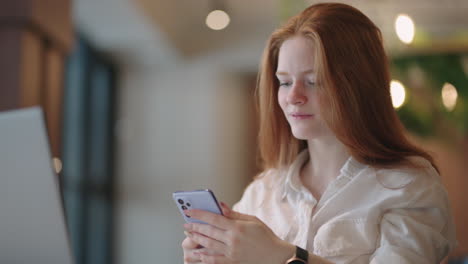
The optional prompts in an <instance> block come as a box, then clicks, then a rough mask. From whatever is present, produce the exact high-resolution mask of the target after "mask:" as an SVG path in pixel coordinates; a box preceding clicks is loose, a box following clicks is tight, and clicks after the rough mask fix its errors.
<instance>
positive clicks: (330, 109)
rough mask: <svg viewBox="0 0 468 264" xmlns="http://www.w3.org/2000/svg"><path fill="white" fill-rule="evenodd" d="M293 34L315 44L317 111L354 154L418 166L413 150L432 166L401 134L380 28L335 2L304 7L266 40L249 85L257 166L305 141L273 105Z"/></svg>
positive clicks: (373, 161)
mask: <svg viewBox="0 0 468 264" xmlns="http://www.w3.org/2000/svg"><path fill="white" fill-rule="evenodd" d="M298 35H300V36H304V37H306V38H307V39H309V40H310V41H311V44H312V45H311V47H312V48H313V49H314V54H315V61H316V65H315V70H316V73H317V77H318V80H317V83H318V89H319V94H320V98H319V99H320V102H321V103H323V105H326V106H327V109H324V110H323V113H322V116H323V118H324V119H325V121H326V123H327V125H328V126H329V127H330V129H331V130H332V131H333V132H334V133H335V135H336V137H337V138H338V140H340V141H341V142H342V143H343V144H344V145H345V146H346V147H347V149H348V151H349V153H350V154H351V155H352V156H353V157H354V158H355V159H356V160H358V161H359V162H361V163H364V164H368V165H371V166H374V167H392V166H395V165H401V164H403V165H407V166H410V167H418V165H417V164H413V163H412V162H411V161H410V160H409V159H407V158H408V157H409V156H420V157H423V158H425V159H427V160H429V161H430V162H431V163H432V165H433V166H434V167H435V168H436V169H437V167H436V165H435V163H434V160H433V158H432V157H431V155H429V154H428V153H427V152H425V151H424V150H422V149H420V148H418V147H416V146H415V145H413V144H412V143H410V142H409V140H408V139H407V138H406V136H405V134H404V131H405V130H404V127H403V125H402V124H401V122H400V120H399V118H398V116H397V114H396V112H395V110H394V108H393V105H392V100H391V97H390V73H389V68H388V61H387V56H386V54H385V51H384V48H383V44H382V35H381V32H380V30H379V29H378V28H377V26H375V24H374V23H373V22H372V21H371V20H370V19H369V18H368V17H366V16H365V15H364V14H363V13H361V12H360V11H359V10H357V9H356V8H354V7H351V6H348V5H345V4H338V3H323V4H316V5H312V6H310V7H309V8H307V9H305V10H304V11H302V12H301V13H299V14H298V15H296V16H294V17H292V18H291V19H289V21H287V22H286V24H285V25H283V26H282V27H280V28H279V29H277V30H276V31H275V32H273V34H272V35H271V37H270V39H269V40H268V43H267V46H266V48H265V50H264V53H263V57H262V62H261V67H260V73H259V77H258V84H257V91H256V95H257V98H258V110H259V114H260V131H259V154H260V159H261V160H262V163H263V164H262V166H263V168H264V169H269V168H279V167H282V166H288V165H289V164H291V162H292V161H293V160H294V159H295V157H296V156H297V154H298V153H299V152H300V151H301V150H302V149H304V148H306V147H307V146H306V142H305V141H303V140H298V139H296V138H294V136H293V135H292V133H291V131H290V128H289V125H288V122H287V120H286V118H285V117H284V115H283V113H282V110H281V108H280V107H279V105H278V98H277V92H278V87H279V83H278V80H277V79H276V77H275V71H276V68H277V65H278V53H279V49H280V47H281V45H282V43H283V42H284V41H285V40H287V39H289V38H291V37H293V36H298Z"/></svg>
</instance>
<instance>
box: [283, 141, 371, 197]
mask: <svg viewBox="0 0 468 264" xmlns="http://www.w3.org/2000/svg"><path fill="white" fill-rule="evenodd" d="M308 159H309V150H308V149H304V150H303V151H301V152H300V153H299V154H298V155H297V157H296V159H295V160H294V161H293V163H292V164H291V165H290V166H289V167H287V168H285V169H283V172H282V174H283V175H284V176H283V177H282V178H281V180H280V181H279V182H280V186H279V187H280V188H281V189H280V191H281V192H280V193H281V196H280V198H281V200H284V199H285V198H286V197H288V199H293V200H295V199H297V198H298V196H299V195H301V196H302V197H303V198H305V199H310V200H312V199H313V197H312V194H311V193H310V192H309V191H308V190H307V189H306V188H305V187H304V185H302V182H301V180H300V176H299V175H300V170H301V168H302V167H303V165H304V164H305V163H306V162H307V160H308ZM365 167H367V165H365V164H362V163H360V162H358V161H357V160H356V159H354V158H353V157H352V156H350V157H349V158H348V159H347V160H346V162H345V163H344V165H343V167H341V169H340V175H339V176H338V178H341V177H345V178H347V179H348V180H349V181H350V180H351V179H352V178H353V177H354V176H355V175H357V174H358V173H359V171H361V170H362V169H364V168H365Z"/></svg>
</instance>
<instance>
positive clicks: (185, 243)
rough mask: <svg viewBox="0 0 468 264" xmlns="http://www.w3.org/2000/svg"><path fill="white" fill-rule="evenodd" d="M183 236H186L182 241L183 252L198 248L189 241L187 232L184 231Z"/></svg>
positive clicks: (196, 244) (195, 243) (193, 242)
mask: <svg viewBox="0 0 468 264" xmlns="http://www.w3.org/2000/svg"><path fill="white" fill-rule="evenodd" d="M184 234H185V235H186V236H187V237H186V238H185V239H184V241H182V248H183V249H184V250H190V249H196V248H197V247H198V243H197V242H195V241H193V240H192V239H190V234H189V232H187V231H184Z"/></svg>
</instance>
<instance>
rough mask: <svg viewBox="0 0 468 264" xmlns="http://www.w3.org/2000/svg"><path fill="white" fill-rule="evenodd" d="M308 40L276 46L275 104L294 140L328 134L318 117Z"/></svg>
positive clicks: (316, 92) (292, 40) (310, 46)
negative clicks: (276, 99) (278, 107)
mask: <svg viewBox="0 0 468 264" xmlns="http://www.w3.org/2000/svg"><path fill="white" fill-rule="evenodd" d="M314 60H315V58H314V51H313V48H312V45H311V41H309V40H307V39H306V38H305V37H302V36H295V37H293V38H290V39H288V40H286V41H285V42H284V43H283V44H282V45H281V47H280V50H279V56H278V69H277V70H276V77H277V78H278V81H279V89H278V103H279V105H280V107H281V109H282V110H283V113H284V115H285V117H286V119H287V120H288V123H289V125H290V127H291V131H292V133H293V135H294V137H296V138H297V139H302V140H312V139H317V138H319V137H322V136H327V135H331V133H332V132H331V131H330V129H329V128H328V126H327V125H326V123H325V122H324V120H323V119H322V118H321V115H320V105H319V100H318V97H317V95H318V90H317V84H316V75H315V69H314Z"/></svg>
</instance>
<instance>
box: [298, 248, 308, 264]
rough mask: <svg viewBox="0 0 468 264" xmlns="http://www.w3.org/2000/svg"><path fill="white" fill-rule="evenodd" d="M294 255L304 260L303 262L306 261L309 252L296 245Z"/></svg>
mask: <svg viewBox="0 0 468 264" xmlns="http://www.w3.org/2000/svg"><path fill="white" fill-rule="evenodd" d="M296 257H297V258H299V259H301V260H304V262H305V263H307V260H308V259H309V252H307V250H305V249H303V248H301V247H298V246H296Z"/></svg>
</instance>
